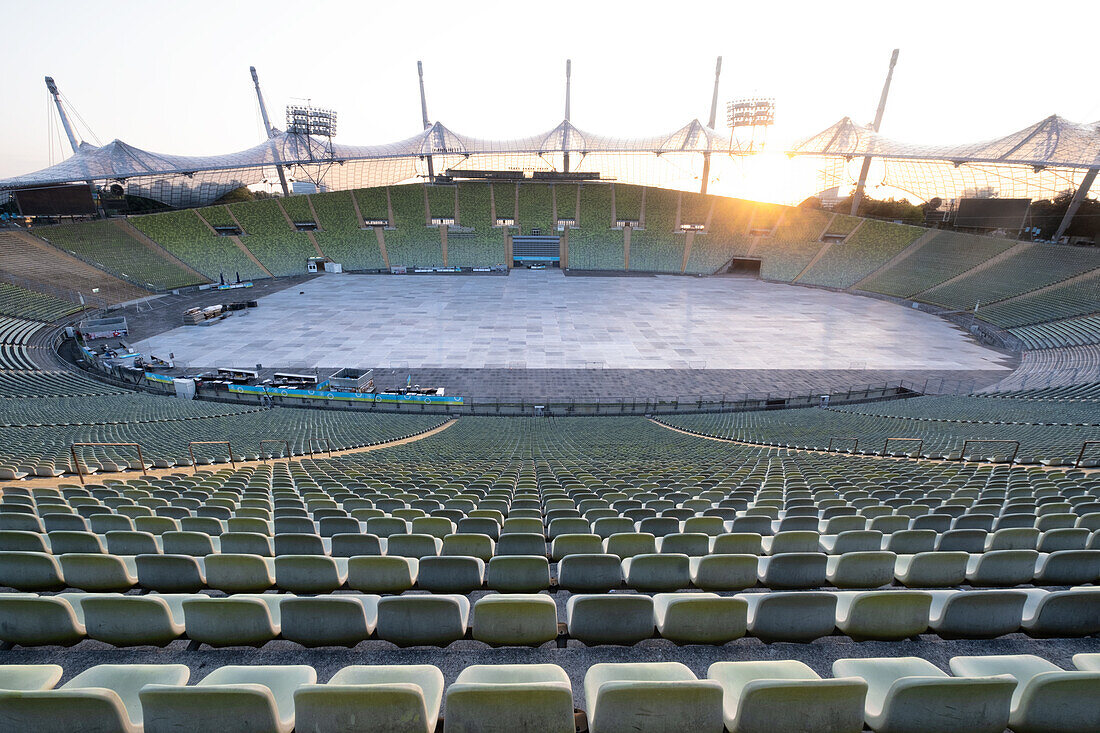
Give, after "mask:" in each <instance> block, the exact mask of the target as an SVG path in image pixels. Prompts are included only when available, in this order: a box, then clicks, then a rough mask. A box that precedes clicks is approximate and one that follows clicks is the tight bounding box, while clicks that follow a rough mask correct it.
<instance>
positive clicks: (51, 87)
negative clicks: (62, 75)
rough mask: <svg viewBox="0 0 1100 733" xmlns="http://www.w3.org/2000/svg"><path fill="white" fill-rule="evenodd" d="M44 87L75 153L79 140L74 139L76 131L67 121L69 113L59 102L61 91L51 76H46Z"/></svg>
mask: <svg viewBox="0 0 1100 733" xmlns="http://www.w3.org/2000/svg"><path fill="white" fill-rule="evenodd" d="M46 89H47V90H48V91H49V93H50V96H51V97H53V103H54V104H55V105H57V114H58V116H59V117H60V118H61V126H62V127H64V128H65V135H66V136H67V137H68V138H69V145H70V146H71V147H72V149H73V152H74V153H75V152H77V151H78V150H80V142H79V141H78V140H77V139H76V133H75V132H73V123H72V122H70V121H69V114H68V113H67V112H66V111H65V105H63V104H62V103H61V92H59V91H57V84H56V83H55V82H54V80H53V77H52V76H47V77H46Z"/></svg>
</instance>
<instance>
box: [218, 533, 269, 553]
mask: <svg viewBox="0 0 1100 733" xmlns="http://www.w3.org/2000/svg"><path fill="white" fill-rule="evenodd" d="M219 539H220V540H221V550H222V552H223V553H226V554H234V555H259V556H261V557H274V556H275V543H274V540H273V539H272V538H271V537H269V536H267V535H264V534H261V533H259V532H226V533H225V534H223V535H222V536H221V537H220V538H219Z"/></svg>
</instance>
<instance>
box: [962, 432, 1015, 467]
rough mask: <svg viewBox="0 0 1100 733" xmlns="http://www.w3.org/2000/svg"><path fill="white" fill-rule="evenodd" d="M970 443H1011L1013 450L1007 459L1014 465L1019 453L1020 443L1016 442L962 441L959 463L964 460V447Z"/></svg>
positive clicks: (995, 440)
mask: <svg viewBox="0 0 1100 733" xmlns="http://www.w3.org/2000/svg"><path fill="white" fill-rule="evenodd" d="M971 443H1012V444H1013V445H1014V446H1015V448H1013V450H1012V455H1011V456H1010V457H1009V459H1008V462H1009V463H1015V462H1016V455H1017V454H1018V453H1019V452H1020V441H1018V440H999V439H997V438H971V439H968V440H964V441H963V445H962V451H961V453H960V454H959V460H960V461H965V460H966V446H968V445H969V444H971Z"/></svg>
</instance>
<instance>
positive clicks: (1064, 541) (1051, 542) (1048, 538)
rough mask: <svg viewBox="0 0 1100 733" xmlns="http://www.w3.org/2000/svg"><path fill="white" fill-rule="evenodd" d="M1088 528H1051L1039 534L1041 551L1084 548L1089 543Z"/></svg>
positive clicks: (1039, 548)
mask: <svg viewBox="0 0 1100 733" xmlns="http://www.w3.org/2000/svg"><path fill="white" fill-rule="evenodd" d="M1089 534H1090V533H1089V531H1088V530H1087V529H1073V528H1068V527H1067V528H1061V529H1050V530H1047V531H1046V532H1043V533H1042V534H1041V535H1039V544H1038V545H1036V547H1035V549H1036V550H1038V551H1039V552H1058V551H1059V550H1084V549H1085V547H1086V546H1087V545H1088V541H1089Z"/></svg>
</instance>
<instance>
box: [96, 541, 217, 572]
mask: <svg viewBox="0 0 1100 733" xmlns="http://www.w3.org/2000/svg"><path fill="white" fill-rule="evenodd" d="M160 537H161V547H160V550H162V551H163V552H164V554H166V555H190V556H191V557H206V556H207V555H213V554H214V553H215V552H218V551H219V550H220V549H221V542H220V541H218V540H217V539H216V538H215V537H212V536H211V535H208V534H206V533H204V532H165V533H164V534H162V535H161V536H160ZM107 542H108V547H110V538H109V537H108V538H107ZM137 554H142V553H137ZM151 554H157V553H151ZM139 575H140V573H139Z"/></svg>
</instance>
